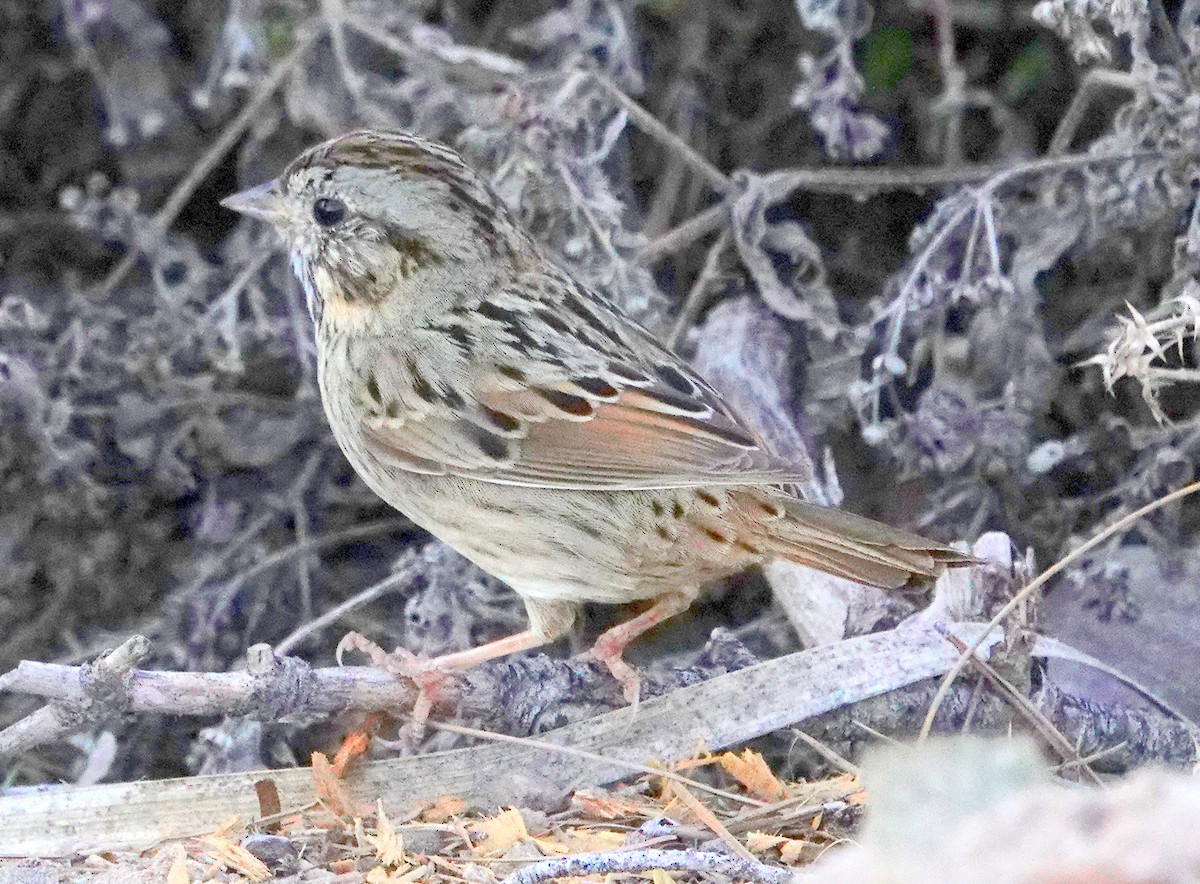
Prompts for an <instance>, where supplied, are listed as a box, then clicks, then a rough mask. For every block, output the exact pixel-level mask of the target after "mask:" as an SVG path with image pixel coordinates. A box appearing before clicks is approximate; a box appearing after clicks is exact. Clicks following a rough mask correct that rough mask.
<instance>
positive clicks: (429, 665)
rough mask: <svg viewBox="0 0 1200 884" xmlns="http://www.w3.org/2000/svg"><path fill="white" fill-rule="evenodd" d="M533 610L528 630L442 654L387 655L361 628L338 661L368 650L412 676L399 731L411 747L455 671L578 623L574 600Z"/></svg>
mask: <svg viewBox="0 0 1200 884" xmlns="http://www.w3.org/2000/svg"><path fill="white" fill-rule="evenodd" d="M524 601H525V610H526V611H527V612H528V614H529V629H526V630H525V631H524V632H518V633H516V634H515V635H510V636H507V637H505V638H500V639H496V640H495V641H491V642H488V643H487V644H484V645H480V646H479V647H476V648H467V650H465V651H455V652H454V653H451V654H443V655H442V656H440V657H433V658H426V657H420V656H418V655H416V654H414V653H413V652H412V651H409V650H407V649H405V648H396V650H394V651H392V653H390V654H389V653H388V652H387V651H385V650H383V648H381V647H379V645H377V644H375V643H374V642H373V641H371V640H370V639H368V638H366V637H365V636H363V635H360V634H359V633H357V632H351V633H349V634H348V635H347V636H346V637H345V638H343V639H342V640H341V642H339V643H338V648H337V659H338V663H341V661H342V652H343V651H344V650H346V649H347V648H351V649H353V650H356V651H359V652H361V653H363V654H366V655H367V657H369V658H370V660H371V662H372V663H373V664H375V665H376V666H378V667H379V668H381V669H383V670H385V671H387V672H389V673H391V674H392V675H395V676H399V677H401V678H407V679H410V680H411V681H412V682H413V683H414V684H416V686H417V690H418V694H417V700H416V702H415V703H414V704H413V708H412V712H411V718H410V721H409V722H408V724H406V725H405V726H404V728H403V729H402V730H401V733H400V741H401V744H402V745H403V746H407V747H409V748H413V747H415V746H416V744H417V742H418V741H419V740H420V738H421V735H422V734H424V732H425V722H426V721H427V720H428V719H429V713H430V712H432V711H433V707H434V704H435V703H436V701H437V692H438V690H439V689H440V688H441V686H442V684H443V683H444V682H445V681H446V679H448V678H449V677H450V676H451V674H453V673H455V672H461V671H462V670H464V669H470V668H471V667H473V666H478V665H479V664H480V663H486V662H487V661H489V660H495V659H496V658H497V657H506V656H508V655H509V654H516V653H518V652H519V651H528V650H530V649H531V648H536V647H540V646H541V645H544V644H548V643H549V642H552V641H554V640H555V639H557V638H559V637H561V636H563V635H565V634H566V633H567V632H568V631H569V630H570V628H571V624H572V623H574V622H575V615H576V612H577V609H578V605H575V604H572V603H570V602H560V601H551V600H545V599H530V598H526V599H525V600H524Z"/></svg>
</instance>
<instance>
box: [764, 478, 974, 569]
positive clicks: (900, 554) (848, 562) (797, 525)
mask: <svg viewBox="0 0 1200 884" xmlns="http://www.w3.org/2000/svg"><path fill="white" fill-rule="evenodd" d="M772 502H775V503H778V504H779V505H780V506H781V507H782V508H783V509H784V515H783V517H782V518H779V519H775V520H772V521H771V522H769V523H768V524H767V526H766V530H767V532H768V533H767V539H766V552H767V553H769V554H771V555H774V556H777V557H779V558H783V559H788V560H790V561H793V562H798V563H799V564H801V565H807V566H808V567H810V568H816V569H818V570H820V571H825V572H827V573H829V574H833V575H836V576H838V577H845V578H847V579H849V580H856V581H858V582H859V583H866V584H869V585H871V586H878V587H881V588H883V589H898V588H900V587H903V586H907V585H909V584H911V583H915V582H920V581H921V580H923V579H925V578H929V577H937V576H938V575H939V574H941V573H942V571H943V570H945V569H946V568H954V567H958V566H962V565H970V564H973V563H974V562H976V561H978V560H977V559H975V558H973V557H972V556H970V555H968V554H967V553H962V552H959V551H958V550H956V549H952V548H951V547H948V546H944V545H943V544H940V543H936V542H935V541H932V540H926V539H925V538H924V537H921V536H920V535H918V534H911V533H909V532H907V531H901V530H899V529H897V528H892V527H890V526H889V525H885V524H883V523H882V522H876V521H874V520H872V519H865V518H863V517H862V516H856V515H854V514H853V513H848V512H845V511H843V510H838V509H833V508H832V507H826V506H819V505H818V504H813V503H807V502H805V501H803V500H797V499H795V498H774V499H773V501H772Z"/></svg>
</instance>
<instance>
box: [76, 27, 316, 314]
mask: <svg viewBox="0 0 1200 884" xmlns="http://www.w3.org/2000/svg"><path fill="white" fill-rule="evenodd" d="M320 33H321V30H320V29H313V30H311V31H309V32H308V33H307V34H305V35H304V36H302V37H301V38H300V39H299V41H298V42H297V43H296V46H295V48H293V49H292V51H291V52H289V53H288V54H287V55H286V56H284V57H283V58H282V59H281V60H280V61H279V62H278V63H277V64H276V65H275V68H274V69H273V70H272V71H271V73H270V74H268V75H267V76H266V78H265V79H263V81H262V82H261V83H260V84H259V86H258V89H257V90H256V91H255V93H254V95H253V96H251V98H250V100H249V101H247V102H246V104H245V105H244V106H243V107H242V109H241V111H240V112H239V113H238V115H237V116H236V117H234V118H233V119H232V120H230V122H229V124H228V125H227V126H226V127H225V128H224V130H222V132H221V134H220V135H218V136H217V140H216V141H214V142H213V143H212V145H211V146H210V147H209V149H208V150H206V151H205V152H204V153H203V155H201V157H200V159H198V160H197V161H196V162H195V163H194V164H193V165H192V168H191V171H189V172H188V174H187V175H186V176H185V177H184V179H183V180H182V181H180V182H179V184H177V185H176V186H175V189H174V190H173V191H171V195H170V196H168V197H167V201H166V202H165V203H163V205H162V208H160V209H159V210H158V212H157V213H155V215H154V218H153V219H151V222H150V233H151V237H152V238H154V237H158V236H162V234H164V233H165V232H166V231H167V229H168V228H170V226H171V225H172V224H173V223H174V222H175V219H176V217H178V215H179V213H180V212H181V211H183V207H184V206H186V205H187V202H188V200H190V199H191V198H192V195H193V194H194V193H195V192H196V189H197V188H198V187H199V186H200V184H201V182H203V181H204V179H205V178H207V177H208V174H209V173H210V172H211V171H212V170H213V169H215V168H216V167H217V164H218V163H220V162H221V160H222V159H223V158H224V157H225V154H227V153H229V151H231V150H232V149H233V147H234V145H235V144H237V142H238V140H239V139H240V138H241V137H242V135H243V133H245V131H246V130H247V129H249V128H250V126H251V125H252V124H253V123H254V121H255V120H257V119H259V117H260V116H261V115H262V109H263V106H264V105H265V104H266V103H267V101H268V100H270V98H271V97H272V96H273V95H274V94H275V92H276V90H277V89H279V87H280V86H282V85H283V83H284V81H285V80H287V78H288V77H289V76H290V75H291V73H292V71H293V70H295V68H296V66H297V65H298V64H299V63H300V60H301V59H302V58H303V57H304V55H305V53H307V52H308V50H309V47H311V46H312V44H313V43H314V42H315V41H316V39H317V37H318V36H319V35H320ZM147 244H148V243H147ZM140 254H141V245H140V244H138V243H130V244H129V251H127V252H126V253H125V256H124V257H123V258H122V259H121V260H120V261H119V262H118V263H117V266H116V267H114V268H113V269H112V271H111V272H110V273H109V274H108V276H107V277H105V279H104V281H103V282H102V283H101V284H100V289H99V291H100V295H101V296H102V297H104V296H108V295H110V294H112V291H113V289H115V288H116V287H117V286H118V285H119V284H120V282H121V280H123V279H124V278H125V276H126V274H128V273H129V271H130V270H132V269H133V266H134V265H135V264H136V263H137V260H138V258H139V256H140Z"/></svg>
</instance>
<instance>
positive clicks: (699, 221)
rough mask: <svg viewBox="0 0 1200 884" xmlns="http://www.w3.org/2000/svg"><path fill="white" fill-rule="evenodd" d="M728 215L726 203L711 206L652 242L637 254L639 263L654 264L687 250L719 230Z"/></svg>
mask: <svg viewBox="0 0 1200 884" xmlns="http://www.w3.org/2000/svg"><path fill="white" fill-rule="evenodd" d="M728 213H729V209H728V207H727V206H726V205H725V203H724V202H720V203H717V204H716V205H714V206H709V207H708V208H707V209H705V210H704V211H703V212H700V213H699V214H697V215H693V216H692V217H691V218H689V219H688V220H686V221H684V222H683V223H682V224H679V225H678V226H676V227H672V228H671V229H670V230H668V231H667V232H666V233H664V234H663V235H662V236H660V237H658V239H655V240H651V241H650V242H649V243H647V244H646V245H645V246H643V247H642V249H641V251H639V252H638V253H637V257H636V260H637V262H638V263H639V264H654V263H655V262H657V261H660V260H662V259H663V258H665V257H666V256H667V255H670V254H673V253H674V252H678V251H679V250H680V249H683V248H686V247H687V246H689V245H691V244H692V243H694V242H695V241H696V240H698V239H701V238H703V237H705V236H707V235H708V234H710V233H712V232H713V231H714V230H717V229H718V228H719V227H720V226H721V225H722V224H723V223H724V222H725V218H726V216H727V215H728Z"/></svg>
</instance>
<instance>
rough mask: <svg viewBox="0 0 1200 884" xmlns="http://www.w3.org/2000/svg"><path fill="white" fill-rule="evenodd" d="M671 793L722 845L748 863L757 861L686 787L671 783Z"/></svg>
mask: <svg viewBox="0 0 1200 884" xmlns="http://www.w3.org/2000/svg"><path fill="white" fill-rule="evenodd" d="M671 791H672V792H673V793H674V794H675V797H676V798H678V799H679V801H680V803H681V804H683V806H684V807H686V808H687V809H688V810H689V811H691V813H692V815H693V816H694V817H696V819H698V820H699V821H700V822H701V823H703V824H704V825H706V826H708V828H709V829H711V830H712V832H713V834H714V835H716V836H717V838H719V839H720V840H721V843H722V844H724V845H725V846H726V847H728V848H729V849H730V850H732V851H733V852H734V853H735V854H737V855H738V856H740V857H741V858H742V859H744V860H748V861H750V862H757V861H758V858H757V857H756V856H755V855H754V854H753V853H751V852H750V850H749V849H748V848H747V847H746V845H745V844H743V843H742V842H741V841H739V840H738V839H737V838H736V837H735V836H734V834H733V833H732V832H730V831H729V830H728V829H727V828H725V824H724V823H723V822H721V820H720V819H718V818H717V815H716V814H715V813H713V812H712V811H711V810H709V809H708V808H707V807H706V806H705V805H704V803H703V802H702V801H701V800H700V799H699V798H697V797H696V796H695V795H693V794H692V793H691V792H689V791H688V788H687V786H685V785H683V784H682V783H671Z"/></svg>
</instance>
